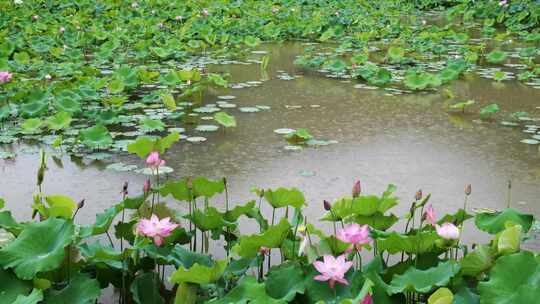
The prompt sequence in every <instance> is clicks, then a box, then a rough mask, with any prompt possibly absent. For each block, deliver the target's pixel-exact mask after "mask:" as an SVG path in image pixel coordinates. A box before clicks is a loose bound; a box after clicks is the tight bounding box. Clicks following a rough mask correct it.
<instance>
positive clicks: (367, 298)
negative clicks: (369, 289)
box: [362, 293, 373, 304]
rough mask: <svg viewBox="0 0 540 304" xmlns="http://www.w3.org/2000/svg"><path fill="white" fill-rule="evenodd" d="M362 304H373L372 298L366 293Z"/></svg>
mask: <svg viewBox="0 0 540 304" xmlns="http://www.w3.org/2000/svg"><path fill="white" fill-rule="evenodd" d="M362 304H373V297H372V296H371V294H370V293H368V294H367V295H366V296H365V297H364V299H363V300H362Z"/></svg>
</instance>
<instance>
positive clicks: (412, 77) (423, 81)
mask: <svg viewBox="0 0 540 304" xmlns="http://www.w3.org/2000/svg"><path fill="white" fill-rule="evenodd" d="M430 75H431V74H428V73H425V72H417V71H408V72H407V74H406V76H405V79H404V81H403V83H404V84H405V86H406V87H407V88H409V89H411V90H423V89H425V88H427V87H428V86H429V85H430V84H431V83H432V79H431V77H430Z"/></svg>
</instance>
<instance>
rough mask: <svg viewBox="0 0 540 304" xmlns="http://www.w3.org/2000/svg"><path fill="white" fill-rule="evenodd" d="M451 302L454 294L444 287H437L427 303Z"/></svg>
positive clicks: (440, 303) (446, 303) (443, 303)
mask: <svg viewBox="0 0 540 304" xmlns="http://www.w3.org/2000/svg"><path fill="white" fill-rule="evenodd" d="M453 302H454V294H453V293H452V291H450V289H448V288H446V287H442V288H439V289H437V290H436V291H435V292H434V293H433V294H431V296H429V298H428V304H452V303H453Z"/></svg>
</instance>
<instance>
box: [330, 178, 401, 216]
mask: <svg viewBox="0 0 540 304" xmlns="http://www.w3.org/2000/svg"><path fill="white" fill-rule="evenodd" d="M395 190H396V186H394V185H392V184H390V185H388V187H387V189H386V191H385V192H384V193H383V194H382V195H381V196H380V197H378V196H375V195H362V196H359V197H356V198H352V199H351V198H341V199H339V200H337V201H335V202H334V203H333V204H332V212H327V213H325V214H324V215H323V217H322V218H321V220H325V221H335V220H339V219H344V218H346V217H349V216H364V217H362V220H368V219H366V218H365V217H366V216H372V215H377V217H380V216H382V215H383V214H384V213H385V212H386V211H388V210H390V209H391V208H392V207H394V206H396V205H397V204H398V198H397V197H395V196H393V193H394V191H395ZM334 216H335V217H336V218H335V219H334ZM359 220H360V219H359ZM387 220H390V218H387Z"/></svg>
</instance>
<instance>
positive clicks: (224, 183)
mask: <svg viewBox="0 0 540 304" xmlns="http://www.w3.org/2000/svg"><path fill="white" fill-rule="evenodd" d="M223 185H225V186H227V178H226V177H224V178H223Z"/></svg>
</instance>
